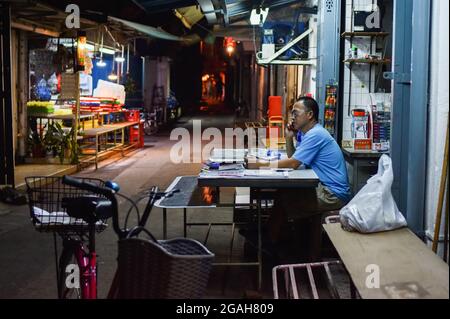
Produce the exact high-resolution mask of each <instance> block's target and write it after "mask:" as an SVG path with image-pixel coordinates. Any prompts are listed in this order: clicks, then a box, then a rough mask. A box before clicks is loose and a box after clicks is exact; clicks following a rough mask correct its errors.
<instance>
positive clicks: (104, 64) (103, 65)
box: [97, 33, 106, 68]
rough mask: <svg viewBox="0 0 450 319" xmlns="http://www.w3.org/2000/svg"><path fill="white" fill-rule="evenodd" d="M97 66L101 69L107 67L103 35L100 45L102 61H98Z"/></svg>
mask: <svg viewBox="0 0 450 319" xmlns="http://www.w3.org/2000/svg"><path fill="white" fill-rule="evenodd" d="M97 66H98V67H100V68H104V67H105V66H106V62H105V61H103V33H102V42H101V44H100V60H99V61H97Z"/></svg>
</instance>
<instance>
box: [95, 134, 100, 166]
mask: <svg viewBox="0 0 450 319" xmlns="http://www.w3.org/2000/svg"><path fill="white" fill-rule="evenodd" d="M98 139H99V136H98V135H96V136H95V169H98V164H97V162H98V156H97V154H98Z"/></svg>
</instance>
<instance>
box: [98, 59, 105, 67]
mask: <svg viewBox="0 0 450 319" xmlns="http://www.w3.org/2000/svg"><path fill="white" fill-rule="evenodd" d="M97 66H98V67H99V68H104V67H105V66H106V62H105V61H103V59H100V60H99V61H98V62H97Z"/></svg>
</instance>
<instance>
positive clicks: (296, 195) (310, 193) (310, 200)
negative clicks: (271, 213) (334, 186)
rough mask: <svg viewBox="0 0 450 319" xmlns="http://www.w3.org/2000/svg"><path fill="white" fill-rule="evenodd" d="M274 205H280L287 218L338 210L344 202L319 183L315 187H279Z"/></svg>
mask: <svg viewBox="0 0 450 319" xmlns="http://www.w3.org/2000/svg"><path fill="white" fill-rule="evenodd" d="M275 206H280V207H281V208H282V209H283V210H284V211H285V212H286V213H287V216H288V218H304V217H310V216H313V215H316V214H320V213H323V212H327V211H333V210H339V209H341V208H342V207H344V206H345V203H344V202H342V201H341V200H340V199H339V198H338V197H336V195H334V194H333V193H332V192H331V191H330V190H329V189H328V188H327V187H326V186H324V185H322V184H321V183H319V186H317V187H316V188H315V189H314V188H309V189H308V188H305V189H279V190H278V191H277V195H276V197H275Z"/></svg>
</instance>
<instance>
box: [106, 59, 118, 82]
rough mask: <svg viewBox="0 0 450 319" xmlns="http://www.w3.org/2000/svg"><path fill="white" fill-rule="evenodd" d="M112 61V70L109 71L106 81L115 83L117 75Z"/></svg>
mask: <svg viewBox="0 0 450 319" xmlns="http://www.w3.org/2000/svg"><path fill="white" fill-rule="evenodd" d="M114 64H115V63H114V61H113V63H112V70H111V73H110V74H109V75H108V80H110V81H117V78H118V77H117V73H116V72H114Z"/></svg>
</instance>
